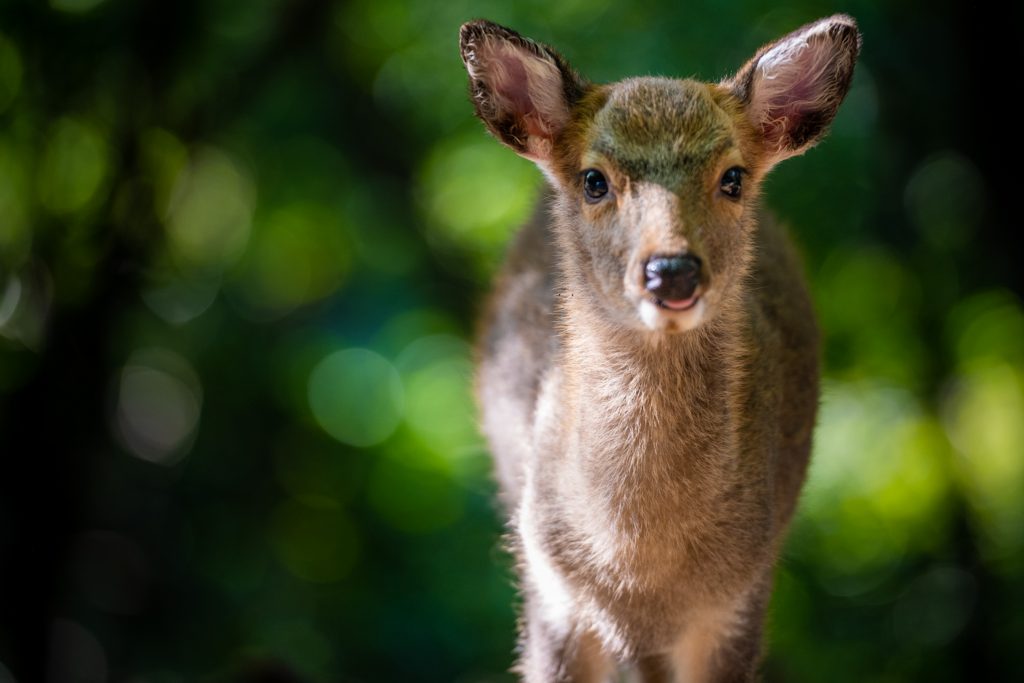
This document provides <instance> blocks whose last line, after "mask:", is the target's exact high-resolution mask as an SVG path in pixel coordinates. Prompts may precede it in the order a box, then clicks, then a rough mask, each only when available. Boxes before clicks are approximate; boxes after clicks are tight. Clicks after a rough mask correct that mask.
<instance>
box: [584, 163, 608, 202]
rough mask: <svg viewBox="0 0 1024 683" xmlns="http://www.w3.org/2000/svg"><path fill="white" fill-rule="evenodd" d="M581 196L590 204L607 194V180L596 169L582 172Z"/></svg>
mask: <svg viewBox="0 0 1024 683" xmlns="http://www.w3.org/2000/svg"><path fill="white" fill-rule="evenodd" d="M583 194H585V195H586V198H587V201H588V202H590V203H591V204H593V203H594V202H596V201H598V200H599V199H601V197H603V196H605V195H606V194H608V180H607V179H606V178H605V177H604V174H603V173H601V172H600V171H598V170H597V169H596V168H590V169H587V170H586V171H584V172H583Z"/></svg>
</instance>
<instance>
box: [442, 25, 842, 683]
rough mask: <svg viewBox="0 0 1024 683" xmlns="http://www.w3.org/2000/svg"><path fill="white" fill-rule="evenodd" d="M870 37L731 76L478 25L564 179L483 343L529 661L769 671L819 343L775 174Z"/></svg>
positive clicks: (808, 39)
mask: <svg viewBox="0 0 1024 683" xmlns="http://www.w3.org/2000/svg"><path fill="white" fill-rule="evenodd" d="M860 47H861V35H860V32H859V30H858V28H857V25H856V22H855V21H854V20H853V19H852V18H851V17H849V16H845V15H835V16H831V17H827V18H824V19H821V20H819V21H815V22H813V23H809V24H807V25H805V26H803V27H801V28H798V29H797V30H795V31H793V32H792V33H790V34H788V35H785V36H783V37H781V38H780V39H778V40H776V41H775V42H773V43H770V44H767V45H765V46H763V47H761V48H760V49H759V50H757V51H756V53H755V54H754V56H753V57H752V58H751V59H750V60H749V61H748V62H747V63H746V64H745V65H744V66H743V67H742V68H741V69H740V70H739V71H738V72H736V74H735V75H733V76H731V77H729V78H726V79H724V80H722V81H720V82H717V83H709V82H702V81H697V80H693V79H674V78H665V77H653V76H645V77H638V78H627V79H625V80H622V81H619V82H616V83H612V84H595V83H591V82H590V81H588V80H586V79H585V78H584V77H582V76H581V75H579V74H578V73H577V72H576V71H575V70H574V69H573V68H572V67H571V66H570V65H569V63H568V62H567V61H566V60H565V58H563V57H562V56H561V55H560V54H559V53H558V52H556V51H555V50H554V49H553V48H551V47H548V46H547V45H544V44H541V43H539V42H536V41H534V40H532V39H529V38H526V37H524V36H522V35H520V34H518V33H516V32H515V31H513V30H511V29H509V28H505V27H503V26H499V25H498V24H494V23H492V22H489V21H486V20H476V21H471V22H468V23H466V24H464V25H463V26H462V27H461V30H460V52H461V57H462V61H463V63H464V65H465V67H466V71H467V73H468V76H469V92H470V97H471V99H472V102H473V105H474V108H475V113H476V115H477V116H478V117H479V118H480V120H482V121H483V123H484V125H485V127H486V128H487V130H488V131H489V132H490V133H491V134H492V135H493V136H494V137H496V138H497V139H498V141H499V142H501V143H502V144H504V145H505V146H507V147H510V148H511V149H512V150H513V151H515V152H516V153H518V154H519V155H521V156H523V157H525V158H526V159H529V160H531V161H533V162H534V163H535V164H536V165H537V166H538V167H539V169H540V171H541V172H542V173H543V175H544V177H545V179H546V181H547V189H546V191H545V192H544V196H543V197H542V199H541V200H540V203H539V205H538V208H537V210H536V212H535V215H534V217H533V218H532V219H531V220H530V221H529V222H528V223H527V224H526V225H525V226H524V227H523V228H522V229H521V231H520V232H519V233H518V235H517V236H516V238H515V239H514V241H513V243H512V245H511V247H510V249H509V251H508V254H507V256H506V260H505V262H504V265H503V266H502V268H501V270H500V272H499V274H498V276H497V282H496V285H495V288H494V292H493V294H492V295H491V298H490V300H489V303H488V304H486V306H485V310H484V312H483V314H482V316H481V324H480V331H479V334H478V344H477V346H478V348H477V356H478V358H477V372H476V395H477V401H478V405H479V407H480V414H481V429H482V431H483V433H484V435H485V436H486V438H487V441H488V444H489V446H490V449H491V451H492V453H493V456H494V471H495V478H496V479H497V482H498V498H499V500H500V502H501V504H502V507H503V509H504V510H505V511H506V512H507V517H508V534H507V536H508V542H509V545H510V547H511V552H512V554H513V556H514V558H515V560H516V568H517V575H518V586H519V592H520V594H521V597H522V605H521V608H520V612H521V616H520V620H519V621H520V623H519V627H518V630H519V647H518V651H519V656H518V661H517V662H516V664H515V671H516V672H517V673H518V675H519V676H520V677H521V679H522V680H524V681H527V682H528V683H541V682H544V683H547V682H552V681H573V682H597V681H607V680H613V678H614V677H615V676H618V675H621V674H628V675H631V676H634V677H636V679H637V680H640V681H643V682H644V683H656V682H661V681H685V682H686V683H707V682H719V681H751V680H756V679H757V676H758V670H759V667H760V663H761V660H762V657H763V643H762V640H763V638H762V633H763V628H764V625H763V622H764V620H765V616H766V614H765V613H766V608H767V605H768V602H769V599H770V595H771V591H772V584H773V575H774V569H775V565H776V563H777V561H778V557H779V554H780V551H781V545H782V543H783V540H784V538H785V532H786V529H787V526H788V524H789V522H790V520H791V518H792V516H793V513H794V509H795V507H796V505H797V500H798V497H799V494H800V490H801V487H802V485H803V482H804V479H805V476H806V471H807V467H808V462H809V459H810V452H811V443H812V433H813V430H814V425H815V419H816V412H817V406H818V396H819V364H820V360H819V355H820V351H819V333H818V328H817V323H816V320H815V315H814V309H813V304H812V302H811V298H810V295H809V293H808V288H807V285H806V284H805V277H804V275H803V266H802V263H801V260H800V258H799V257H798V255H797V252H796V249H795V247H794V246H793V244H792V242H791V241H790V239H789V237H788V236H787V231H786V230H785V229H784V227H783V226H782V225H781V224H780V222H779V221H777V220H775V219H773V218H772V216H771V215H770V213H769V212H767V211H766V210H764V209H762V208H761V206H760V202H759V195H760V187H761V184H762V182H763V181H764V178H765V176H766V175H767V174H768V173H769V171H770V170H771V169H772V168H773V167H774V166H775V165H776V164H777V163H779V162H780V161H782V160H784V159H787V158H789V157H792V156H797V155H800V154H802V153H803V152H805V151H806V150H808V149H809V148H810V147H812V146H814V145H815V144H816V143H817V142H819V141H820V140H821V139H822V137H823V136H824V135H825V133H826V132H827V130H828V128H829V126H830V124H831V122H832V121H833V119H834V117H835V115H836V112H837V109H838V107H839V105H840V103H841V102H842V101H843V99H844V97H845V96H846V93H847V91H848V90H849V88H850V83H851V80H852V78H853V72H854V65H855V62H856V60H857V57H858V55H859V52H860Z"/></svg>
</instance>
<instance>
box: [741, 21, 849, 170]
mask: <svg viewBox="0 0 1024 683" xmlns="http://www.w3.org/2000/svg"><path fill="white" fill-rule="evenodd" d="M860 45H861V36H860V32H859V31H858V30H857V24H856V22H854V20H853V19H852V18H850V17H848V16H846V15H844V14H837V15H835V16H832V17H828V18H827V19H822V20H820V21H816V22H814V23H812V24H807V25H806V26H803V27H801V28H799V29H797V30H796V31H793V32H792V33H790V34H789V35H787V36H784V37H783V38H780V39H779V40H777V41H776V42H774V43H771V44H769V45H766V46H764V47H763V48H761V49H760V50H759V51H758V53H757V54H756V55H754V57H753V59H751V60H750V61H749V62H747V63H746V65H744V67H743V68H742V69H740V71H739V73H738V74H736V76H735V77H734V78H732V79H731V80H730V81H727V82H726V83H725V85H726V86H727V87H729V88H730V89H731V90H732V92H733V94H734V95H736V96H737V97H738V98H739V99H740V101H741V102H743V104H744V105H745V107H746V111H747V116H748V117H749V118H750V121H751V123H753V124H754V128H755V129H756V130H758V131H760V133H761V138H762V141H763V144H764V146H765V153H766V156H767V159H768V165H769V166H771V165H774V164H775V163H777V162H779V161H781V160H783V159H786V158H788V157H791V156H794V155H796V154H801V153H802V152H804V151H806V150H807V149H808V148H810V147H811V146H813V145H814V144H815V143H816V142H818V140H820V139H821V138H822V136H824V134H825V132H826V131H827V130H828V126H829V124H830V123H832V119H833V118H835V115H836V111H837V110H838V109H839V104H840V103H841V102H842V101H843V98H844V97H845V96H846V92H847V91H848V90H849V89H850V81H851V80H852V79H853V66H854V63H855V62H856V61H857V55H858V53H859V52H860Z"/></svg>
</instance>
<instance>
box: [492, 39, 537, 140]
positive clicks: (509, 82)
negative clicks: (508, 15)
mask: <svg viewBox="0 0 1024 683" xmlns="http://www.w3.org/2000/svg"><path fill="white" fill-rule="evenodd" d="M493 66H494V68H495V75H496V76H497V78H496V82H495V89H496V91H497V92H498V93H500V94H501V96H502V98H503V99H504V100H505V102H504V105H505V106H506V107H507V108H508V109H509V110H511V111H512V112H513V113H515V114H516V115H517V116H518V117H519V118H521V119H522V120H523V123H524V124H525V125H526V132H527V134H529V135H531V136H533V135H537V136H542V137H549V136H550V130H548V128H547V127H546V126H545V125H544V123H543V121H542V120H541V116H540V113H539V112H538V111H537V107H536V105H535V104H534V101H533V98H532V97H531V96H530V75H529V72H527V70H526V66H525V65H524V64H523V61H522V60H521V59H520V58H519V56H518V55H517V54H515V53H511V52H505V53H503V54H499V55H498V56H497V59H496V60H495V62H494V64H493Z"/></svg>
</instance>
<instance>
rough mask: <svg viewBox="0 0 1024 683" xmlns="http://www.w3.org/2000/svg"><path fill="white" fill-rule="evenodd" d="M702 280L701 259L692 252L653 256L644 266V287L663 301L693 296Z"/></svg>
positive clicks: (680, 299)
mask: <svg viewBox="0 0 1024 683" xmlns="http://www.w3.org/2000/svg"><path fill="white" fill-rule="evenodd" d="M698 282H700V259H699V258H697V257H696V256H694V255H692V254H675V255H673V256H653V257H651V259H650V260H649V261H647V265H646V266H645V267H644V287H645V288H646V289H647V291H648V292H650V293H651V294H653V295H654V296H655V297H657V298H658V299H660V300H661V301H682V300H684V299H689V298H690V297H691V296H693V292H694V290H696V289H697V284H698Z"/></svg>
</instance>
